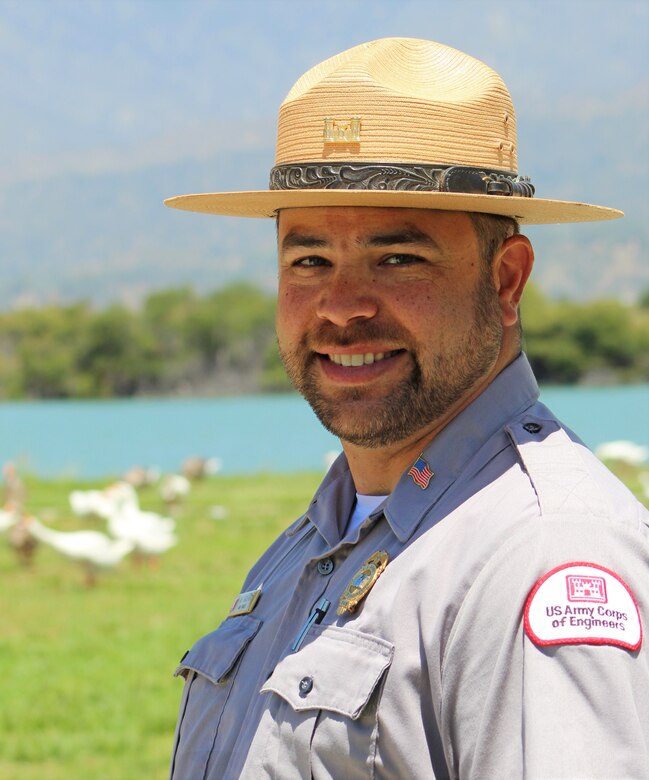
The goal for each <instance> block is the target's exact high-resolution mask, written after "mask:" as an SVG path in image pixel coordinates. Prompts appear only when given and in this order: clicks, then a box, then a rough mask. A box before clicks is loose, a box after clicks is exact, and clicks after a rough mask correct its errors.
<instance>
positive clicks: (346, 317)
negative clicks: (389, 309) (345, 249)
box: [316, 273, 379, 327]
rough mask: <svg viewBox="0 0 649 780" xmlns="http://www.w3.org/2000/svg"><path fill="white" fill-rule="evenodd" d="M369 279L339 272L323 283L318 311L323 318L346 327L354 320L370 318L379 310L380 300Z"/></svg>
mask: <svg viewBox="0 0 649 780" xmlns="http://www.w3.org/2000/svg"><path fill="white" fill-rule="evenodd" d="M371 287H372V285H371V283H370V282H369V280H362V279H360V278H359V276H358V275H356V276H354V275H352V274H349V273H345V274H337V275H336V276H335V278H332V279H329V280H328V281H327V282H326V283H325V284H323V287H322V290H321V292H320V297H319V300H318V306H317V310H316V313H317V315H318V317H319V318H320V319H322V320H328V321H329V322H331V323H333V324H334V325H337V326H339V327H345V326H346V325H349V324H350V323H351V322H353V321H354V320H368V319H372V318H373V317H375V316H376V314H377V312H378V308H379V307H378V300H377V298H376V295H375V294H374V293H373V292H372V290H371Z"/></svg>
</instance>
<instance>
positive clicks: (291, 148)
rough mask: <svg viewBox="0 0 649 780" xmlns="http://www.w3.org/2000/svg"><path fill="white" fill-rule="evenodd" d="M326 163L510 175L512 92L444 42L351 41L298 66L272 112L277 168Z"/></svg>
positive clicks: (512, 158) (484, 67) (514, 167)
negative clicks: (298, 73)
mask: <svg viewBox="0 0 649 780" xmlns="http://www.w3.org/2000/svg"><path fill="white" fill-rule="evenodd" d="M354 119H355V120H356V124H355V126H354V128H353V132H352V131H351V130H350V126H351V122H352V120H354ZM327 122H328V127H329V135H328V139H327V133H326V129H327ZM334 161H335V162H354V161H375V162H383V163H389V162H392V163H418V164H423V165H435V164H439V165H469V166H476V167H486V168H491V169H501V170H507V171H513V172H515V171H516V170H517V156H516V122H515V114H514V108H513V104H512V100H511V97H510V95H509V92H508V91H507V88H506V86H505V84H504V83H503V81H502V79H501V78H500V76H499V75H498V74H497V73H496V72H495V71H494V70H492V69H491V68H489V67H488V66H487V65H485V64H484V63H482V62H480V61H479V60H476V59H475V58H473V57H470V56H469V55H467V54H464V53H463V52H460V51H457V50H456V49H453V48H451V47H449V46H444V45H442V44H439V43H434V42H432V41H423V40H418V39H413V38H383V39H380V40H378V41H372V42H370V43H365V44H361V45H359V46H355V47H354V48H352V49H348V50H347V51H345V52H342V53H341V54H337V55H335V56H334V57H331V58H329V59H328V60H325V61H324V62H322V63H320V64H318V65H316V66H315V67H313V68H311V69H310V70H309V71H307V72H306V73H305V74H304V75H303V76H302V77H301V78H300V79H298V81H297V82H296V83H295V85H294V86H293V88H292V89H291V91H290V92H289V93H288V95H287V97H286V98H285V100H284V102H283V103H282V105H281V107H280V112H279V122H278V135H277V154H276V164H277V165H285V164H290V163H298V162H334Z"/></svg>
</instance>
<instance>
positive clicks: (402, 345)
mask: <svg viewBox="0 0 649 780" xmlns="http://www.w3.org/2000/svg"><path fill="white" fill-rule="evenodd" d="M278 241H279V299H278V311H277V336H278V342H279V347H280V353H281V356H282V360H283V361H284V365H285V366H286V370H287V372H288V374H289V376H290V378H291V381H292V382H293V383H294V385H295V386H296V388H297V389H298V390H299V391H300V392H301V393H302V395H304V397H305V398H306V400H307V401H308V402H309V404H310V405H311V406H312V408H313V410H314V411H315V413H316V414H317V416H318V418H319V419H320V421H321V422H322V424H323V425H324V426H325V427H326V428H327V429H328V430H329V431H331V432H332V433H333V434H335V435H336V436H338V437H339V438H341V439H342V440H343V441H347V442H350V443H352V444H356V445H360V446H364V447H382V446H386V445H390V444H394V443H396V442H400V441H403V440H406V439H408V438H409V437H412V436H413V435H416V434H418V433H419V432H420V431H424V432H425V431H426V429H427V428H430V427H431V426H433V425H434V423H435V421H439V420H441V419H442V418H444V416H445V415H446V414H448V412H449V410H451V409H453V408H454V407H456V406H457V405H458V404H461V402H462V400H463V399H464V398H465V397H467V396H468V395H470V394H471V393H472V392H473V391H475V388H476V387H477V386H479V385H480V380H481V379H484V377H485V376H486V375H487V374H488V373H489V372H490V371H491V370H492V369H493V367H494V365H495V363H496V360H497V358H498V355H499V352H500V348H501V343H502V322H501V314H500V308H499V304H498V296H497V294H496V291H495V288H494V283H493V281H492V276H491V273H490V271H489V270H488V269H487V268H486V267H485V264H484V261H483V260H482V259H481V257H480V252H479V247H478V242H477V239H476V236H475V233H474V230H473V227H472V225H471V220H470V218H469V217H468V216H467V215H466V214H463V213H460V212H441V211H430V210H424V209H382V208H330V207H323V208H302V209H287V210H284V211H282V212H281V213H280V218H279V228H278Z"/></svg>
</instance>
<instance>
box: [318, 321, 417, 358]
mask: <svg viewBox="0 0 649 780" xmlns="http://www.w3.org/2000/svg"><path fill="white" fill-rule="evenodd" d="M373 341H375V342H377V343H383V344H385V343H390V344H395V343H398V344H407V343H408V342H409V339H408V338H407V335H406V334H405V333H404V332H403V331H402V330H401V328H398V327H396V326H394V325H386V324H380V323H376V322H363V323H361V322H358V323H352V324H350V325H347V326H346V327H345V328H340V327H338V326H337V325H333V324H332V323H330V322H323V323H322V324H321V325H319V326H318V327H317V328H316V329H314V330H313V331H311V332H310V333H308V334H305V336H304V344H305V345H306V346H308V347H309V348H311V349H315V347H317V345H318V344H326V345H327V346H328V347H351V346H353V345H354V344H358V343H359V342H365V343H367V342H373ZM315 351H317V350H315Z"/></svg>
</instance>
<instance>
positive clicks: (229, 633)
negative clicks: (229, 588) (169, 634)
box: [171, 615, 261, 780]
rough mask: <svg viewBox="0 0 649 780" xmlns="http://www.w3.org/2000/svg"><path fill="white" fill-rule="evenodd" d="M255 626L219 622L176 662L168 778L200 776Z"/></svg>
mask: <svg viewBox="0 0 649 780" xmlns="http://www.w3.org/2000/svg"><path fill="white" fill-rule="evenodd" d="M260 627H261V621H259V620H257V619H256V618H253V617H250V616H249V615H243V616H240V617H236V618H229V619H227V620H225V621H224V622H223V623H222V624H221V625H220V626H219V627H218V628H217V629H216V631H212V633H210V634H207V636H204V637H203V638H202V639H199V640H198V642H196V644H195V645H194V646H193V647H192V649H191V650H189V651H188V652H187V653H186V654H185V656H184V657H183V658H182V660H181V662H180V665H179V666H178V668H177V669H176V671H175V673H174V676H175V677H178V676H182V677H184V678H185V687H184V689H183V695H182V699H181V702H180V714H179V716H178V725H177V727H176V736H175V739H174V749H173V759H172V764H171V777H172V778H177V780H187V779H188V778H191V779H192V780H198V778H202V777H204V776H205V772H206V768H207V764H208V761H209V758H210V755H211V753H212V750H213V749H214V743H215V741H216V736H217V733H218V730H219V725H220V722H221V718H222V716H223V711H224V709H225V705H226V703H227V700H228V696H229V694H230V690H231V688H232V685H233V684H234V681H235V678H236V675H237V671H238V668H239V662H240V660H241V657H242V656H243V654H244V652H245V650H246V648H247V646H248V645H249V644H250V642H251V641H252V639H253V637H254V636H255V634H256V633H257V631H259V628H260Z"/></svg>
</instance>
